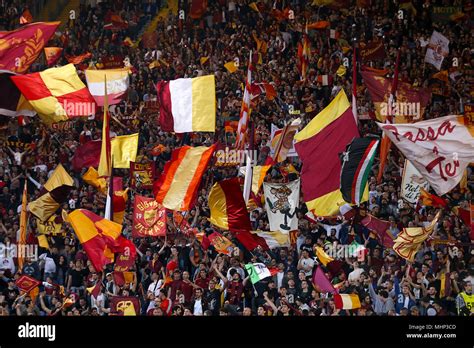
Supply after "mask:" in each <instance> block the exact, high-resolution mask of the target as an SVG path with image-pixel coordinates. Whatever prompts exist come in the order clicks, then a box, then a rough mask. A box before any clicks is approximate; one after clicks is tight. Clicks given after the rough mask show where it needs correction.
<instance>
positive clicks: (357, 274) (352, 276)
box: [347, 268, 364, 282]
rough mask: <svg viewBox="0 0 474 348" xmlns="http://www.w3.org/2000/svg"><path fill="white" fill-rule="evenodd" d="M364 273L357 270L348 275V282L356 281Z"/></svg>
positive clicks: (361, 270)
mask: <svg viewBox="0 0 474 348" xmlns="http://www.w3.org/2000/svg"><path fill="white" fill-rule="evenodd" d="M363 272H364V269H363V268H357V269H355V270H353V271H352V272H351V273H349V277H348V278H347V279H348V280H349V281H350V282H353V281H356V280H358V279H359V278H360V275H361V274H362V273H363Z"/></svg>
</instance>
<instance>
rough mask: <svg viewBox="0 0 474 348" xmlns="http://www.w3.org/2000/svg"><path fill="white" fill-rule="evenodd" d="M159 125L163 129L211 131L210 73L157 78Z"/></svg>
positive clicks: (213, 94)
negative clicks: (197, 75) (198, 75)
mask: <svg viewBox="0 0 474 348" xmlns="http://www.w3.org/2000/svg"><path fill="white" fill-rule="evenodd" d="M156 90H157V92H158V100H159V101H160V126H161V129H162V130H163V131H165V132H175V133H186V132H215V130H216V87H215V80H214V75H206V76H200V77H195V78H185V79H184V78H183V79H177V80H171V81H160V82H158V83H157V85H156Z"/></svg>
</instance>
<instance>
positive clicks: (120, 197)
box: [112, 188, 128, 224]
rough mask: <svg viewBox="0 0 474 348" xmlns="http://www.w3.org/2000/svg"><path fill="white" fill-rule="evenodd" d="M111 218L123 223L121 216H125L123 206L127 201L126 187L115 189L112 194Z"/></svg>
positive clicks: (125, 205) (124, 206)
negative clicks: (112, 212)
mask: <svg viewBox="0 0 474 348" xmlns="http://www.w3.org/2000/svg"><path fill="white" fill-rule="evenodd" d="M112 199H113V205H112V207H113V210H114V214H113V220H114V221H115V222H116V223H118V224H122V223H123V217H124V216H125V208H126V207H127V201H128V188H127V189H125V190H120V191H115V192H114V196H113V198H112Z"/></svg>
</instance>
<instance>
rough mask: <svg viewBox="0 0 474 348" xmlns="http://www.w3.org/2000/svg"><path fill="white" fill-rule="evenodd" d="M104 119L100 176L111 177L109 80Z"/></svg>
mask: <svg viewBox="0 0 474 348" xmlns="http://www.w3.org/2000/svg"><path fill="white" fill-rule="evenodd" d="M104 91H105V97H104V117H103V119H102V145H101V147H100V160H99V168H98V170H97V171H98V172H99V176H100V177H109V176H110V175H111V174H112V144H111V142H110V115H109V103H108V96H107V78H105V80H104Z"/></svg>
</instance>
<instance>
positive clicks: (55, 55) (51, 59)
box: [44, 47, 63, 66]
mask: <svg viewBox="0 0 474 348" xmlns="http://www.w3.org/2000/svg"><path fill="white" fill-rule="evenodd" d="M61 53H63V49H62V48H61V47H45V48H44V55H45V56H46V64H47V65H48V66H51V65H54V64H55V63H56V62H57V61H58V59H59V57H61Z"/></svg>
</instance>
